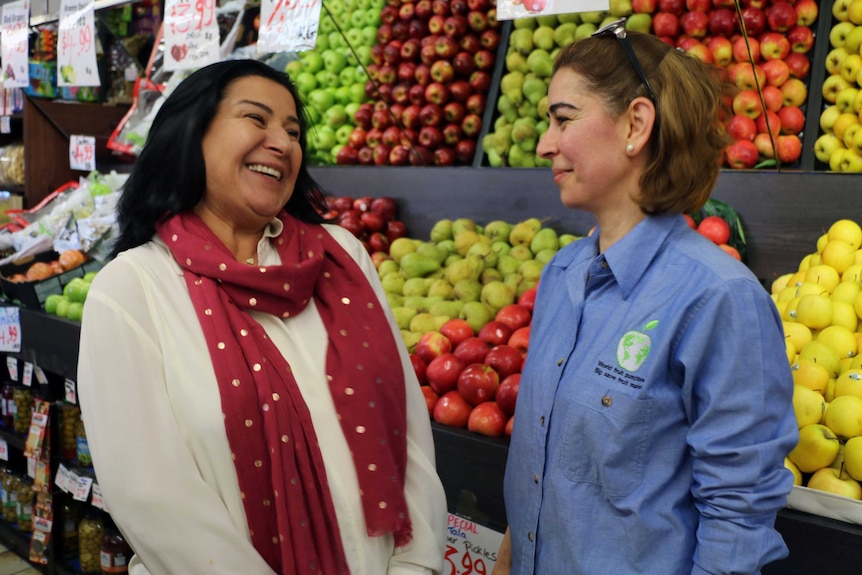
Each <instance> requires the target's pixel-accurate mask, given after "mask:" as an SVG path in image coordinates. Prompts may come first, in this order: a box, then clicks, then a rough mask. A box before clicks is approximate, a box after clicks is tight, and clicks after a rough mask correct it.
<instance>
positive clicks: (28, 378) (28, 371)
mask: <svg viewBox="0 0 862 575" xmlns="http://www.w3.org/2000/svg"><path fill="white" fill-rule="evenodd" d="M21 383H23V384H24V385H25V386H26V387H30V386H32V385H33V364H32V363H30V362H29V361H25V362H24V377H22V378H21Z"/></svg>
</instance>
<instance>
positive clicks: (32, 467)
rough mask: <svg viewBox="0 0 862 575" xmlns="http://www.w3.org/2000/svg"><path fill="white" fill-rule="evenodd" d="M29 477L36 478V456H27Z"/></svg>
mask: <svg viewBox="0 0 862 575" xmlns="http://www.w3.org/2000/svg"><path fill="white" fill-rule="evenodd" d="M27 477H32V478H33V479H36V458H35V457H28V458H27Z"/></svg>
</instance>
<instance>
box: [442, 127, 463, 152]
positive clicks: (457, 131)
mask: <svg viewBox="0 0 862 575" xmlns="http://www.w3.org/2000/svg"><path fill="white" fill-rule="evenodd" d="M461 136H463V132H462V131H461V126H460V125H459V124H446V126H445V127H444V128H443V143H444V144H446V145H447V146H448V147H450V148H454V147H455V146H457V145H458V142H460V141H461Z"/></svg>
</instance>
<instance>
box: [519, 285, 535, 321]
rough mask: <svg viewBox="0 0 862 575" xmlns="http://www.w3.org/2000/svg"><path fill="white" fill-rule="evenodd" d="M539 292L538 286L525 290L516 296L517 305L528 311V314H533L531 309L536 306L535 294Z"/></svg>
mask: <svg viewBox="0 0 862 575" xmlns="http://www.w3.org/2000/svg"><path fill="white" fill-rule="evenodd" d="M538 290H539V288H538V286H533V287H531V288H529V289H527V290H525V291H524V292H523V293H522V294H521V295H519V296H518V301H517V303H518V305H522V306H524V307H525V308H527V309H528V310H529V312H530V313H531V314H532V313H533V307H534V306H535V304H536V292H537V291H538Z"/></svg>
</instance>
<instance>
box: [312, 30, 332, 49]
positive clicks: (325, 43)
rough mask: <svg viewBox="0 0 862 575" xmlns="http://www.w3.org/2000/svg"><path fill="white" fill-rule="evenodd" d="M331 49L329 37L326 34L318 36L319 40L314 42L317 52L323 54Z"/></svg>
mask: <svg viewBox="0 0 862 575" xmlns="http://www.w3.org/2000/svg"><path fill="white" fill-rule="evenodd" d="M329 48H330V46H329V36H328V35H326V34H318V35H317V40H315V41H314V49H315V51H317V52H320V53H323V52H324V51H325V50H329Z"/></svg>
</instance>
